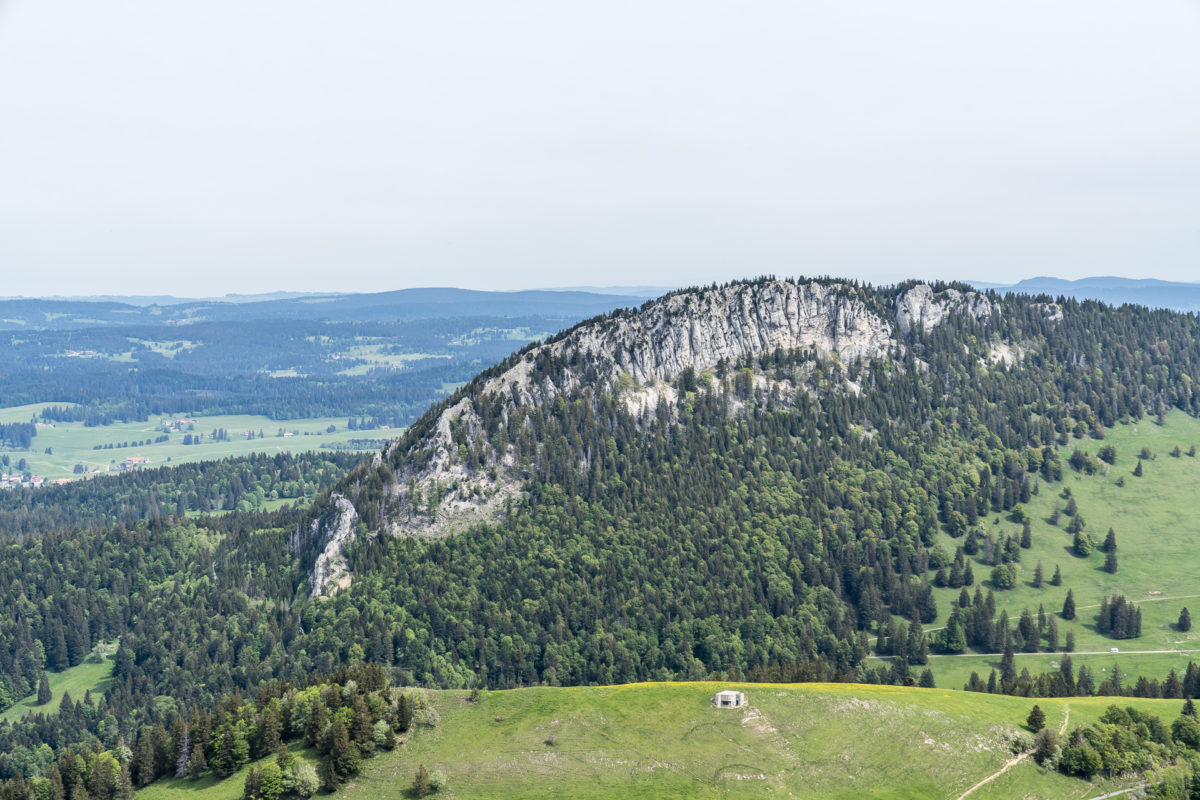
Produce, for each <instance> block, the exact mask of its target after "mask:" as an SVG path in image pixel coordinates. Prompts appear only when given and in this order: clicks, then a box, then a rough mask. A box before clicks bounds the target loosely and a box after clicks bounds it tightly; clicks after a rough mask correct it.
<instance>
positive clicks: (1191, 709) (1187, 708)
mask: <svg viewBox="0 0 1200 800" xmlns="http://www.w3.org/2000/svg"><path fill="white" fill-rule="evenodd" d="M1180 713H1181V714H1182V715H1183V716H1185V717H1191V718H1192V719H1195V718H1196V704H1195V703H1193V702H1192V698H1190V697H1189V698H1188V699H1187V700H1185V701H1184V703H1183V711H1181V712H1180Z"/></svg>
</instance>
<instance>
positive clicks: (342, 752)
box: [329, 714, 358, 780]
mask: <svg viewBox="0 0 1200 800" xmlns="http://www.w3.org/2000/svg"><path fill="white" fill-rule="evenodd" d="M357 755H358V754H357V752H356V751H355V749H354V745H352V744H351V743H350V732H349V731H348V730H346V723H344V722H342V715H341V714H334V715H333V722H332V723H330V727H329V763H330V764H331V765H333V769H334V772H336V773H337V776H338V778H339V779H342V780H344V779H346V778H349V777H350V776H351V775H353V774H354V773H355V772H356V771H357V770H356V769H355V767H356V765H357V761H358V758H357Z"/></svg>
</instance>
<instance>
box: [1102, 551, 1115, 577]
mask: <svg viewBox="0 0 1200 800" xmlns="http://www.w3.org/2000/svg"><path fill="white" fill-rule="evenodd" d="M1104 571H1105V572H1107V573H1108V574H1109V575H1116V574H1117V548H1115V547H1114V548H1113V549H1112V550H1109V551H1108V554H1107V555H1106V556H1104Z"/></svg>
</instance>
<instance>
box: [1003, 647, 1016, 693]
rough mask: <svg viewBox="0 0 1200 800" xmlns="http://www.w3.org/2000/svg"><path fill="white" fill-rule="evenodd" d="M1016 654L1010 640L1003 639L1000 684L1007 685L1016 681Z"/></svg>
mask: <svg viewBox="0 0 1200 800" xmlns="http://www.w3.org/2000/svg"><path fill="white" fill-rule="evenodd" d="M1015 656H1016V654H1015V653H1014V652H1013V645H1012V640H1011V639H1009V638H1008V637H1007V636H1005V637H1004V654H1003V655H1002V656H1000V683H1001V684H1002V685H1005V686H1007V685H1009V684H1011V683H1012V682H1013V681H1015V680H1016V679H1017V666H1016V657H1015Z"/></svg>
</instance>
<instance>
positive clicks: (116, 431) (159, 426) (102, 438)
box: [0, 403, 402, 481]
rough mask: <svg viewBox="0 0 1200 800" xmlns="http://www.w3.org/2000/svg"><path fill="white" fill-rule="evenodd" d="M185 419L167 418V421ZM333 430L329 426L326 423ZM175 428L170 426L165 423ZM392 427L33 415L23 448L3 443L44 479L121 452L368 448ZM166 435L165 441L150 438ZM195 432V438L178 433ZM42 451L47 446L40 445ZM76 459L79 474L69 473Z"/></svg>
mask: <svg viewBox="0 0 1200 800" xmlns="http://www.w3.org/2000/svg"><path fill="white" fill-rule="evenodd" d="M52 405H65V404H61V403H59V404H56V403H39V404H37V405H32V406H20V407H15V408H6V409H0V422H28V421H29V420H30V419H31V418H32V417H34V416H35V415H36V414H38V413H39V412H40V411H41V410H42V409H43V408H45V407H47V406H52ZM180 419H182V420H185V421H184V422H183V423H182V424H179V425H172V424H171V423H172V421H173V420H180ZM331 427H332V428H333V431H330V430H329V429H330V428H331ZM170 428H175V430H169V429H170ZM213 431H226V432H227V433H228V436H229V439H228V441H217V440H214V438H213V436H212V434H213ZM401 432H402V431H401V430H398V429H371V430H353V431H352V430H349V429H348V427H347V419H346V417H318V418H312V419H289V420H275V419H270V418H268V417H264V416H253V415H245V414H234V415H219V416H187V415H176V416H168V417H151V418H150V419H148V420H146V421H145V422H129V423H116V424H113V425H102V426H96V427H87V426H85V425H84V424H83V423H82V422H56V423H53V424H50V423H45V422H39V423H38V427H37V436H35V437H34V438H33V442H32V445H31V447H30V448H29V449H28V450H18V449H12V448H9V449H5V450H2V451H0V452H3V453H4V454H7V455H8V457H9V460H10V462H11V464H10V468H9V470H6V471H10V470H13V471H15V466H16V464H17V462H18V461H19V460H20V459H22V458H23V459H25V462H26V465H27V466H26V470H25V471H26V472H30V473H32V474H34V475H40V476H42V477H43V478H45V479H46V480H47V481H53V480H56V479H59V478H71V479H73V478H80V477H85V476H87V475H88V474H96V473H97V472H98V473H99V474H103V473H107V472H112V471H118V470H120V469H121V467H122V464H124V463H125V462H126V460H127V459H145V461H144V462H140V463H142V464H143V465H144V466H149V467H161V466H165V465H168V464H183V463H187V462H192V461H211V460H214V459H221V458H228V457H232V456H244V455H248V454H250V453H298V452H304V451H308V450H320V449H322V447H324V446H326V445H331V446H335V447H341V448H350V449H362V450H375V449H377V448H378V446H379V443H380V442H382V441H384V440H387V439H390V438H393V437H395V436H398V435H400V433H401ZM251 435H252V437H253V438H251ZM160 437H166V441H161V442H160V441H155V440H156V439H158V438H160ZM196 437H202V438H201V439H200V444H184V442H185V440H189V441H190V440H193V439H194V438H196ZM47 449H49V450H50V452H49V453H47V452H46V450H47ZM76 464H80V465H82V468H83V473H82V474H80V473H78V472H76V469H75V465H76Z"/></svg>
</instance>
